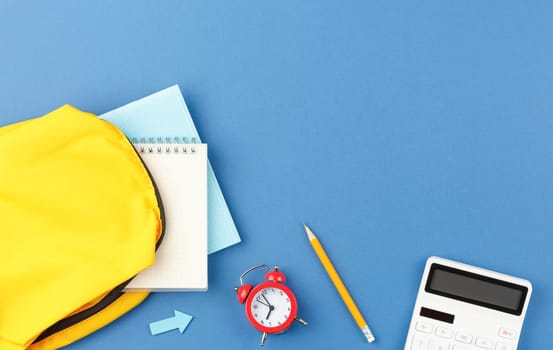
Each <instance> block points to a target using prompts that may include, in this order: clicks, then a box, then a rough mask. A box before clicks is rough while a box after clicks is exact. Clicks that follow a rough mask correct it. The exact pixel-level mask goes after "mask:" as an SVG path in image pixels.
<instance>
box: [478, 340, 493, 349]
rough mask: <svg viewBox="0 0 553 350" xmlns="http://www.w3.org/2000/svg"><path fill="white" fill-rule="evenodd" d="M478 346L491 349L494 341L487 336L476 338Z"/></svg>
mask: <svg viewBox="0 0 553 350" xmlns="http://www.w3.org/2000/svg"><path fill="white" fill-rule="evenodd" d="M476 346H478V347H479V348H482V349H491V348H492V347H493V342H492V341H491V340H489V339H486V338H478V339H476Z"/></svg>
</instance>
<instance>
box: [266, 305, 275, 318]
mask: <svg viewBox="0 0 553 350" xmlns="http://www.w3.org/2000/svg"><path fill="white" fill-rule="evenodd" d="M274 309H275V307H274V306H273V305H271V306H269V313H268V314H267V317H265V319H266V320H268V319H269V316H271V312H272V311H273V310H274Z"/></svg>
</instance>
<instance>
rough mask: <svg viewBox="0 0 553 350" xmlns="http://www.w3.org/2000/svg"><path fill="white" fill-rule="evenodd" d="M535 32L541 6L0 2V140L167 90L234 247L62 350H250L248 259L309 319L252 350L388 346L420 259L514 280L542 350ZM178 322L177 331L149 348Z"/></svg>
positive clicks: (543, 250) (546, 204)
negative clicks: (339, 282) (275, 276)
mask: <svg viewBox="0 0 553 350" xmlns="http://www.w3.org/2000/svg"><path fill="white" fill-rule="evenodd" d="M552 18H553V2H551V1H545V0H544V1H507V2H506V1H457V2H447V1H446V2H444V1H380V0H378V1H350V2H339V1H322V0H319V1H311V0H305V1H288V0H281V1H259V0H256V1H251V0H243V1H213V0H202V1H168V0H161V1H119V2H114V1H69V0H67V1H54V2H52V1H51V2H39V1H36V2H34V3H32V2H28V1H24V2H22V1H11V0H10V1H3V2H1V3H0V44H1V55H0V124H1V125H5V124H8V123H12V122H16V121H19V120H23V119H28V118H30V117H34V116H39V115H42V114H45V113H47V112H48V111H50V110H52V109H54V108H57V107H59V106H60V105H62V104H65V103H70V104H73V105H75V106H76V107H78V108H81V109H84V110H87V111H91V112H94V113H97V114H101V113H104V112H107V111H109V110H111V109H113V108H115V107H118V106H120V105H122V104H125V103H127V102H130V101H131V100H134V99H137V98H140V97H143V96H145V95H148V94H150V93H153V92H155V91H157V90H161V89H163V88H165V87H168V86H170V85H173V84H175V83H178V84H180V86H181V89H182V91H183V94H184V97H185V99H186V101H187V103H188V106H189V108H190V111H191V113H192V115H193V118H194V120H195V122H196V125H197V127H198V130H199V132H200V135H201V136H202V138H203V139H204V140H205V141H207V142H208V143H209V146H210V158H211V161H212V164H213V167H214V170H215V172H216V174H217V176H218V179H219V181H220V183H221V186H222V188H223V191H224V193H225V196H226V198H227V201H228V203H229V206H230V208H231V211H232V213H233V216H234V219H235V221H236V224H237V226H238V229H239V231H240V233H241V236H242V239H243V242H242V243H241V244H239V245H237V246H234V247H232V248H229V249H226V250H224V251H222V252H219V253H216V254H214V255H212V256H210V258H209V267H210V271H209V291H208V292H205V293H175V294H153V295H152V296H151V297H150V298H149V299H148V300H147V301H146V302H144V303H143V304H142V305H141V306H139V307H138V308H137V309H135V310H134V311H132V312H130V313H129V314H127V315H125V316H124V317H122V318H121V319H120V320H118V321H116V322H114V323H113V324H111V325H109V326H108V327H106V328H104V329H102V330H101V331H99V332H97V333H95V334H93V335H91V336H89V337H87V338H86V339H84V340H82V341H80V342H77V343H75V344H73V345H71V346H70V347H68V349H71V350H84V349H131V348H132V349H185V348H188V349H214V348H229V349H238V348H249V349H257V348H258V342H259V338H260V334H259V333H258V332H257V331H256V330H254V329H253V328H252V327H250V326H249V324H248V323H247V321H246V318H245V315H244V312H243V307H242V306H241V305H239V304H238V303H237V302H236V299H235V294H234V291H233V287H234V286H236V285H237V284H238V277H239V275H240V274H241V273H242V271H244V270H245V269H246V268H248V267H249V266H251V265H255V264H258V263H266V264H271V265H272V264H280V266H281V268H282V271H283V272H284V273H285V274H287V277H288V280H289V282H288V285H289V286H290V287H291V288H292V289H293V290H295V291H296V294H297V297H298V301H299V314H300V315H301V316H302V317H303V318H304V319H305V320H307V321H308V322H310V324H309V326H308V327H302V326H300V325H294V326H293V327H292V328H291V329H290V330H289V331H288V332H287V333H286V334H284V335H278V336H270V337H269V338H268V340H267V345H266V347H267V348H268V349H305V348H321V349H336V348H339V347H340V348H344V349H354V348H357V349H362V348H373V349H400V348H403V343H404V339H405V336H406V333H407V328H408V324H409V319H410V316H411V312H412V307H413V304H414V301H415V297H416V292H417V288H418V284H419V280H420V276H421V274H422V270H423V266H424V262H425V260H426V258H427V257H428V256H430V255H440V256H443V257H447V258H451V259H455V260H460V261H463V262H466V263H470V264H475V265H478V266H482V267H486V268H490V269H494V270H498V271H500V272H504V273H509V274H513V275H517V276H520V277H524V278H527V279H529V280H531V281H532V282H533V284H534V288H535V290H534V295H533V296H532V300H531V303H530V308H529V310H528V315H527V318H526V322H525V327H524V330H523V333H522V339H521V342H520V347H519V348H520V349H527V350H528V349H545V348H549V347H550V344H551V337H550V331H551V324H552V322H553V300H552V295H553V279H552V272H553V255H552V254H551V252H550V250H551V246H552V244H553V236H552V230H553V225H552V224H553V186H551V180H552V178H553V161H552V157H553V147H552V146H553V141H552V140H553V138H552V135H553V98H552V96H553V44H552V39H551V38H552V34H553V21H552ZM303 222H306V223H307V224H309V225H311V227H312V229H313V230H314V232H315V233H316V234H318V235H319V237H320V239H321V241H322V243H323V244H324V245H325V247H326V249H327V251H328V253H329V255H330V256H331V258H332V259H333V260H334V263H335V266H336V268H337V269H338V271H339V272H340V274H341V275H342V278H343V279H344V281H345V283H346V284H347V285H348V287H349V289H350V291H351V294H352V296H353V297H354V299H355V300H356V302H357V304H358V306H359V308H360V309H361V310H362V312H363V313H364V315H365V318H366V319H367V320H368V322H369V324H370V325H371V327H372V328H373V331H374V333H375V336H376V338H377V342H375V343H374V344H372V345H368V344H366V343H365V340H364V338H363V336H362V334H361V332H360V331H359V329H357V328H356V326H355V324H354V322H353V320H352V319H351V317H350V316H349V314H348V313H347V311H346V308H345V307H344V305H343V304H342V302H341V300H340V299H339V297H338V295H337V293H336V291H335V290H334V288H333V286H332V285H331V283H330V281H329V280H328V278H327V276H326V274H325V272H324V271H323V269H322V267H321V265H320V264H319V262H318V261H317V259H316V257H315V255H314V253H313V251H312V249H311V247H310V246H309V244H308V241H307V239H306V237H305V233H304V231H303V227H302V223H303ZM252 277H253V278H252V280H251V282H254V283H255V282H257V281H259V280H260V279H261V274H259V275H257V276H256V275H254V276H252ZM173 309H178V310H181V311H183V312H187V313H189V314H192V315H194V317H195V318H194V320H193V321H192V323H191V324H190V326H189V327H188V329H187V330H186V332H185V333H184V334H182V335H181V334H179V333H178V332H176V331H174V332H171V333H166V334H163V335H159V336H155V337H154V336H151V335H150V334H149V330H148V324H149V323H150V322H153V321H156V320H160V319H163V318H166V317H170V316H171V315H172V312H173Z"/></svg>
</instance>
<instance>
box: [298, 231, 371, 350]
mask: <svg viewBox="0 0 553 350" xmlns="http://www.w3.org/2000/svg"><path fill="white" fill-rule="evenodd" d="M303 226H304V227H305V231H306V232H307V237H309V243H311V246H312V247H313V250H315V253H316V254H317V256H318V257H319V260H320V261H321V263H322V264H323V267H324V268H325V270H326V272H327V273H328V277H330V279H331V280H332V283H334V287H336V290H337V291H338V293H339V294H340V296H341V297H342V300H343V301H344V304H346V306H347V308H348V310H349V312H350V313H351V316H353V319H354V320H355V323H357V326H359V328H361V331H363V334H364V335H365V337H366V338H367V340H368V342H369V343H372V342H373V341H374V340H375V339H374V336H373V334H372V332H371V330H370V328H369V325H368V324H367V321H365V319H364V318H363V315H361V312H360V311H359V309H358V308H357V305H355V302H354V301H353V299H352V298H351V295H349V292H348V290H347V288H346V286H345V285H344V282H342V279H341V278H340V276H339V275H338V272H336V269H335V268H334V266H333V265H332V262H331V261H330V259H329V258H328V255H326V252H325V250H324V248H323V246H322V245H321V242H319V239H318V238H317V236H315V234H314V233H313V232H312V231H311V229H310V228H309V227H307V225H306V224H303Z"/></svg>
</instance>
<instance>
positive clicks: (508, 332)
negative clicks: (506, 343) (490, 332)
mask: <svg viewBox="0 0 553 350" xmlns="http://www.w3.org/2000/svg"><path fill="white" fill-rule="evenodd" d="M515 335H516V332H515V331H513V330H512V329H508V328H499V336H500V337H501V338H506V339H515Z"/></svg>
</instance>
